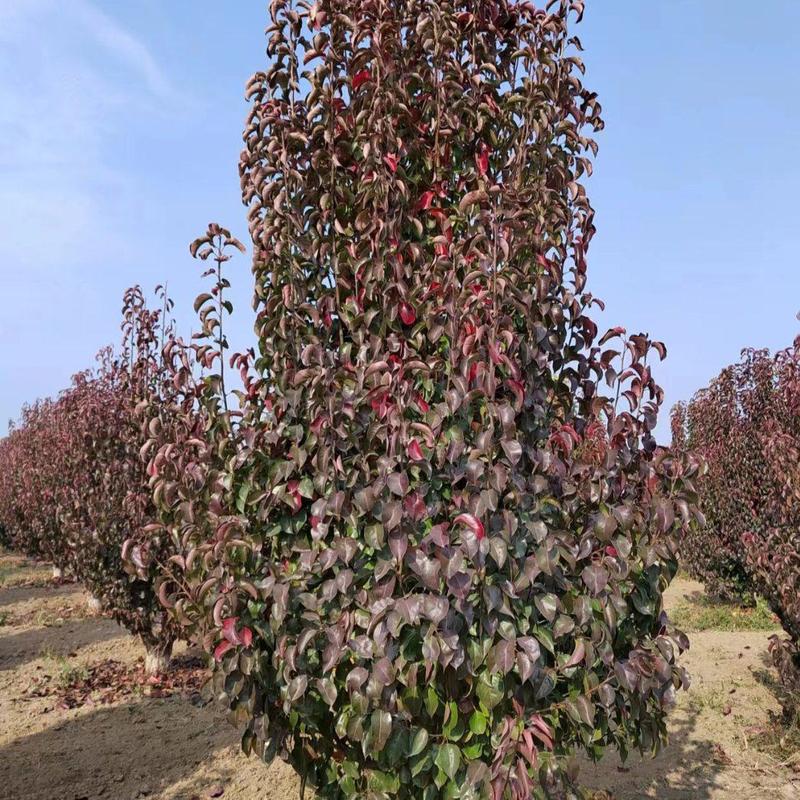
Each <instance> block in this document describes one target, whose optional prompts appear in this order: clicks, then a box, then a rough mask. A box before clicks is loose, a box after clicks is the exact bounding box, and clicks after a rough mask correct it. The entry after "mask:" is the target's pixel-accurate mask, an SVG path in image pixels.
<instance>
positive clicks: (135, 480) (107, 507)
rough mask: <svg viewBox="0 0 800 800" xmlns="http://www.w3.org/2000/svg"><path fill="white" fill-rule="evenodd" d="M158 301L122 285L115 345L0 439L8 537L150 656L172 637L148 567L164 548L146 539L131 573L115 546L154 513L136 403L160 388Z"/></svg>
mask: <svg viewBox="0 0 800 800" xmlns="http://www.w3.org/2000/svg"><path fill="white" fill-rule="evenodd" d="M161 300H162V303H163V308H162V309H159V310H156V311H154V310H151V309H149V308H148V307H147V305H146V303H145V300H144V297H143V295H142V293H141V291H140V290H139V289H138V287H135V288H133V289H130V290H128V291H127V292H126V294H125V300H124V307H123V326H122V327H123V347H122V349H121V351H120V352H119V353H115V352H114V351H113V350H112V349H110V348H108V349H106V350H103V351H102V352H101V353H100V355H99V356H98V366H97V368H96V369H95V370H87V371H85V372H82V373H79V374H78V375H76V376H75V377H74V378H73V380H72V385H71V386H70V387H69V388H67V389H66V390H64V391H63V392H61V393H60V394H59V395H58V397H57V398H56V399H54V400H49V401H45V402H42V403H38V404H36V405H35V406H33V407H31V408H30V409H28V410H27V411H26V412H25V413H24V415H23V418H22V421H21V424H20V425H19V426H18V427H16V428H14V429H13V430H12V432H11V434H10V436H9V437H8V439H6V440H5V441H4V442H3V443H2V445H0V447H2V450H3V453H2V456H3V457H2V459H0V470H1V471H2V476H0V485H2V486H3V487H4V489H3V490H2V491H3V495H2V497H1V498H0V518H2V520H3V525H4V527H5V528H6V529H7V530H8V531H9V532H10V538H11V540H12V542H13V544H14V545H15V546H17V547H19V548H20V549H22V550H24V551H25V552H28V553H32V554H38V555H42V556H44V557H47V558H49V559H50V560H52V561H53V563H54V564H56V565H57V566H59V567H62V568H67V569H69V571H70V573H71V574H72V575H74V576H75V577H76V578H77V579H78V580H79V581H80V582H81V583H83V584H84V586H85V587H86V588H87V590H88V591H89V592H90V593H91V594H92V596H93V597H95V598H96V599H97V600H99V601H100V604H101V607H102V608H103V609H105V610H106V611H109V612H110V613H111V614H112V616H113V617H114V618H115V619H116V620H117V621H118V622H120V623H121V624H122V625H124V626H125V627H126V628H127V629H128V630H130V631H131V632H132V633H134V634H136V635H138V636H140V637H141V638H142V641H143V642H144V644H145V646H146V648H147V650H148V653H150V654H151V655H155V656H159V655H160V656H165V655H167V654H168V653H169V651H170V649H171V646H172V641H173V639H174V637H175V634H176V626H175V625H174V623H172V622H171V621H170V620H169V618H168V617H167V615H166V614H165V611H164V609H163V608H162V606H161V603H160V602H159V600H158V597H157V596H156V593H155V574H156V570H157V569H158V564H159V562H160V561H165V560H166V558H167V557H168V556H169V553H165V552H164V549H163V547H162V548H158V545H157V540H156V539H153V540H152V543H151V550H154V551H155V550H157V551H158V556H159V557H160V558H159V559H155V558H154V559H152V561H151V564H150V568H149V569H148V570H143V569H140V570H139V574H137V573H136V572H135V571H134V570H129V569H126V567H125V564H124V562H123V559H122V555H123V554H122V551H121V548H122V544H123V542H124V540H125V539H126V538H128V537H129V536H130V535H131V532H132V531H136V530H141V529H143V528H144V527H145V526H147V525H148V524H150V523H152V520H153V517H154V514H155V506H154V502H153V498H152V495H151V493H150V488H149V478H148V475H147V471H146V466H147V465H146V462H145V461H144V460H143V459H142V454H141V452H140V451H141V449H142V445H143V444H144V443H145V442H146V441H147V438H148V436H149V432H148V431H147V430H146V429H143V428H142V424H141V419H140V416H139V406H140V404H142V403H148V402H157V398H158V397H159V396H160V394H161V391H162V389H163V385H162V384H163V381H162V376H163V375H165V374H166V373H164V372H163V370H162V361H161V359H160V356H159V350H160V347H161V346H162V345H163V343H164V339H165V337H168V336H169V334H170V331H168V330H164V328H163V325H164V321H163V317H164V316H165V315H166V313H167V312H168V310H169V308H170V307H171V303H170V301H169V300H168V299H167V298H166V297H165V296H162V297H161ZM133 555H134V558H135V557H136V554H133ZM159 662H160V659H159V658H155V660H154V661H153V662H152V664H153V667H154V668H155V667H156V666H159V665H160V664H159Z"/></svg>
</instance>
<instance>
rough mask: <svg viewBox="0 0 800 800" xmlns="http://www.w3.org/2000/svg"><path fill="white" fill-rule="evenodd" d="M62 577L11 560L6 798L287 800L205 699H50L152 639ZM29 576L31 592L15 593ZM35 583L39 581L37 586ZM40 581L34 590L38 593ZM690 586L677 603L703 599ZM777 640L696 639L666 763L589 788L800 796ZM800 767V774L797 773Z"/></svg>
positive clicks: (698, 795)
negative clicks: (767, 740)
mask: <svg viewBox="0 0 800 800" xmlns="http://www.w3.org/2000/svg"><path fill="white" fill-rule="evenodd" d="M47 575H48V571H47V570H46V569H43V568H41V567H40V568H38V572H37V568H36V567H35V565H31V564H30V563H28V562H26V561H25V560H24V559H20V558H19V557H16V556H8V555H0V798H2V800H62V799H63V800H94V799H95V798H104V799H107V800H135V799H136V798H145V797H147V798H153V799H156V798H157V799H158V800H200V799H201V798H202V799H203V800H204V799H205V798H212V797H222V798H224V800H284V798H287V799H288V798H294V797H298V796H299V783H298V781H297V780H296V779H295V777H294V775H293V773H292V771H291V770H290V769H289V768H287V767H286V766H285V765H283V764H280V763H276V764H274V765H272V766H270V767H267V766H265V765H264V764H262V763H261V762H259V761H258V760H257V759H255V758H251V759H248V758H246V757H245V756H243V755H242V754H241V753H240V752H239V749H238V736H237V734H236V731H235V730H234V729H233V728H231V727H230V726H229V725H228V724H227V723H226V722H225V720H224V718H222V717H221V715H220V713H219V712H218V711H217V710H216V709H215V708H214V706H213V704H207V703H206V702H205V701H204V700H203V699H202V698H201V697H200V696H199V695H198V694H197V692H190V691H187V692H177V693H175V694H172V695H165V694H163V693H161V692H159V691H155V692H154V691H153V687H150V686H147V685H142V686H141V687H137V688H136V689H135V691H133V692H131V693H128V694H126V695H124V696H122V697H119V698H117V699H115V700H114V701H113V702H111V703H105V702H101V700H102V699H103V698H102V696H101V694H97V696H95V695H91V696H89V698H88V701H86V702H84V703H83V705H79V706H78V707H76V708H68V707H65V704H64V703H63V702H61V701H60V697H59V696H54V695H52V694H48V693H47V691H43V692H42V691H37V687H45V688H47V687H52V686H54V685H55V684H57V683H58V682H59V681H65V680H67V679H68V678H69V677H70V676H72V675H75V674H81V671H84V673H85V670H86V668H88V667H92V666H93V665H97V664H99V663H101V662H105V661H107V660H108V659H113V660H114V661H116V662H120V664H121V665H127V666H130V667H133V665H135V664H136V663H137V659H140V658H142V656H143V650H142V648H141V647H140V645H139V644H138V643H137V642H136V641H134V640H133V639H132V638H131V637H130V636H128V635H127V634H126V633H125V632H124V631H123V630H122V629H121V628H119V627H118V626H117V625H116V624H115V623H114V622H112V621H111V620H109V619H105V618H96V617H91V616H89V612H88V608H87V605H86V600H87V597H86V595H85V594H84V593H83V592H82V591H81V590H80V589H79V588H78V587H77V586H75V585H70V584H64V585H60V586H56V585H45V586H41V585H35V584H41V583H43V582H46V578H47ZM20 581H22V582H23V585H16V586H15V585H13V584H14V583H19V582H20ZM25 583H27V585H24V584H25ZM31 584H34V585H31ZM701 591H702V587H701V586H700V585H699V584H694V583H692V582H690V581H686V580H679V581H677V582H676V583H675V584H673V587H671V589H670V596H669V600H670V603H672V604H675V603H679V602H681V601H682V600H683V599H684V598H686V597H691V596H693V595H696V593H698V592H701ZM768 637H769V633H768V632H761V631H759V632H750V631H748V632H743V633H731V632H723V631H704V632H700V633H695V634H693V635H692V637H691V638H692V647H691V650H690V651H689V653H688V654H687V656H686V662H685V663H686V665H687V666H688V668H689V670H690V671H691V673H692V677H693V686H692V689H691V691H690V692H689V693H684V694H683V696H682V697H681V699H680V702H679V705H678V708H677V709H676V711H675V713H674V714H673V716H672V718H671V722H670V730H671V744H670V745H669V747H668V748H667V749H666V750H665V751H664V752H662V753H661V754H660V755H659V756H658V757H657V758H655V759H641V758H639V757H638V756H636V757H632V758H631V759H629V761H628V763H627V764H626V765H624V766H622V765H621V764H620V762H619V760H618V759H617V758H616V757H614V756H609V757H608V758H606V759H605V760H604V761H603V762H601V763H600V764H599V765H593V764H590V763H586V764H584V766H583V768H582V779H583V781H584V783H585V784H586V785H587V786H590V787H592V788H593V789H596V790H603V791H605V792H608V794H607V795H606V794H603V795H599V796H603V797H610V798H613V799H614V800H633V799H634V798H645V797H653V798H659V800H706V799H708V800H734V799H735V800H761V799H762V798H763V799H764V800H766V799H767V798H769V800H800V772H797V771H795V769H797V768H798V765H796V764H792V763H788V764H787V763H781V762H779V761H778V760H777V759H775V758H773V757H771V756H768V755H766V754H764V753H762V752H759V751H758V750H756V749H755V748H754V747H753V745H752V739H753V736H755V735H757V733H758V731H759V729H760V728H761V726H764V725H766V724H767V723H768V718H769V713H770V712H775V711H777V709H778V705H777V702H776V700H775V698H774V697H773V695H772V694H771V693H770V691H769V690H768V689H767V688H766V686H765V685H764V676H765V675H766V674H767V672H768V666H767V662H766V660H765V654H766V646H767V641H768ZM793 767H794V769H793Z"/></svg>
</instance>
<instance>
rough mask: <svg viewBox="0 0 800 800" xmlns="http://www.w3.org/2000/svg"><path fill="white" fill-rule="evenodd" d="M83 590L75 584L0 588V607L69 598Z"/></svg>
mask: <svg viewBox="0 0 800 800" xmlns="http://www.w3.org/2000/svg"><path fill="white" fill-rule="evenodd" d="M82 592H83V588H82V587H81V586H80V585H79V584H77V583H62V584H57V583H45V584H42V585H38V584H37V585H36V586H0V607H3V606H13V605H14V604H16V603H25V602H27V601H29V600H44V599H49V598H53V597H62V596H63V597H71V596H74V595H78V594H81V593H82Z"/></svg>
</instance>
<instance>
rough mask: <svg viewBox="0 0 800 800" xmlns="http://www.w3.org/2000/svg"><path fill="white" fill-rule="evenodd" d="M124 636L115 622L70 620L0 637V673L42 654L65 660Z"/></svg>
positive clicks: (102, 619)
mask: <svg viewBox="0 0 800 800" xmlns="http://www.w3.org/2000/svg"><path fill="white" fill-rule="evenodd" d="M12 630H13V629H12ZM126 635H127V634H126V633H125V632H124V631H123V629H122V628H120V626H119V625H117V623H116V622H113V621H112V620H109V619H104V618H101V619H98V618H88V619H78V620H70V621H67V622H65V623H63V624H62V625H53V626H51V627H47V628H30V629H28V630H23V631H20V632H18V633H12V634H10V635H5V634H4V635H3V636H2V637H0V672H4V671H7V670H11V669H15V668H16V667H18V666H19V665H20V664H24V663H25V662H27V661H32V660H33V659H35V658H38V657H39V656H42V655H45V654H47V655H53V656H66V655H69V654H70V653H73V652H76V651H78V650H80V648H82V647H86V646H87V645H90V644H94V643H95V642H103V641H107V640H109V639H116V638H118V637H120V636H126Z"/></svg>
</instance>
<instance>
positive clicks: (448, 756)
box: [434, 744, 461, 780]
mask: <svg viewBox="0 0 800 800" xmlns="http://www.w3.org/2000/svg"><path fill="white" fill-rule="evenodd" d="M434 763H435V764H436V766H437V767H439V769H441V770H442V772H444V774H445V775H447V777H448V778H450V780H453V778H455V776H456V773H457V772H458V768H459V767H460V766H461V751H460V750H459V749H458V747H456V746H455V745H454V744H443V745H441V746H440V747H439V750H438V752H437V753H436V760H435V762H434Z"/></svg>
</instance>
